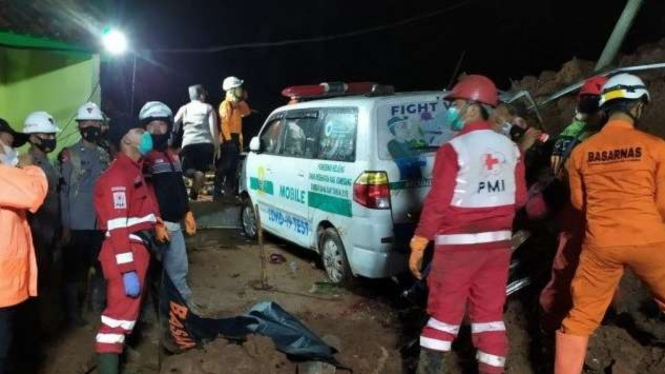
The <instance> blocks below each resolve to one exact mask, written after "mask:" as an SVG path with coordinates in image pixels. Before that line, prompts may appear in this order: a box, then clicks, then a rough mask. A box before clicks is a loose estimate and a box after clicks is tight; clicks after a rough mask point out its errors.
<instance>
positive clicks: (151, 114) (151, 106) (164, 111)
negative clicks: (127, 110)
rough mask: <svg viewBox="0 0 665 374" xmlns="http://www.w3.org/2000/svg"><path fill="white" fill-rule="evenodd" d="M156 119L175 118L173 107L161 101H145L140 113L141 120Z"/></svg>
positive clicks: (168, 119)
mask: <svg viewBox="0 0 665 374" xmlns="http://www.w3.org/2000/svg"><path fill="white" fill-rule="evenodd" d="M155 119H164V120H167V121H171V120H172V119H173V112H172V111H171V108H169V107H168V106H167V105H166V104H164V103H162V102H160V101H148V102H147V103H145V105H144V106H143V108H141V112H140V113H139V120H140V121H141V122H149V121H152V120H155Z"/></svg>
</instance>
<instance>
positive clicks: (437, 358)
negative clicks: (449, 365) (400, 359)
mask: <svg viewBox="0 0 665 374" xmlns="http://www.w3.org/2000/svg"><path fill="white" fill-rule="evenodd" d="M446 353H447V352H437V351H433V350H430V349H427V348H421V349H420V358H419V359H418V370H416V374H443V362H444V360H445V358H446Z"/></svg>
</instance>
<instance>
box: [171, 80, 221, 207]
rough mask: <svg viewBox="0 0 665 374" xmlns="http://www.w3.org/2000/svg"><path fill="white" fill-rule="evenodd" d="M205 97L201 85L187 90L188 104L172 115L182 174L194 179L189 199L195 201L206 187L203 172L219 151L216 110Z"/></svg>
mask: <svg viewBox="0 0 665 374" xmlns="http://www.w3.org/2000/svg"><path fill="white" fill-rule="evenodd" d="M206 96H207V93H206V91H205V88H203V86H202V85H200V84H197V85H193V86H190V87H189V98H190V100H191V101H190V102H189V103H188V104H186V105H183V106H182V107H180V109H179V110H178V112H177V113H176V115H175V118H174V122H175V124H176V125H175V128H174V134H175V133H179V132H180V130H182V133H183V135H182V151H181V152H180V155H181V156H182V159H183V164H182V166H183V171H184V173H185V176H186V177H188V178H191V179H193V184H192V188H191V190H190V198H191V199H192V200H196V199H197V198H198V195H199V192H200V191H201V188H203V185H204V183H205V172H206V171H208V170H209V169H210V166H211V165H212V164H213V163H214V158H215V157H214V156H215V154H217V153H218V151H219V140H218V137H219V135H218V133H219V131H218V125H217V116H216V114H215V109H214V108H213V107H212V105H210V104H208V103H206V102H205V101H206Z"/></svg>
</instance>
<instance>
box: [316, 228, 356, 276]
mask: <svg viewBox="0 0 665 374" xmlns="http://www.w3.org/2000/svg"><path fill="white" fill-rule="evenodd" d="M319 253H320V254H321V262H322V263H323V269H325V271H326V274H327V275H328V279H330V282H332V283H334V284H336V285H340V286H348V285H350V284H351V283H352V281H353V273H351V266H350V265H349V260H348V259H347V258H346V251H345V250H344V244H343V243H342V238H340V236H339V234H338V233H337V231H336V230H335V229H333V228H328V229H326V230H325V231H323V234H322V235H321V240H320V241H319Z"/></svg>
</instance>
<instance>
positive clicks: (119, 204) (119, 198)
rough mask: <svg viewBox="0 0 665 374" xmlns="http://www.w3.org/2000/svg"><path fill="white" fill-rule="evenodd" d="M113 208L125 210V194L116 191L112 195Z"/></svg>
mask: <svg viewBox="0 0 665 374" xmlns="http://www.w3.org/2000/svg"><path fill="white" fill-rule="evenodd" d="M113 208H114V209H127V195H126V194H125V191H118V192H114V193H113Z"/></svg>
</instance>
